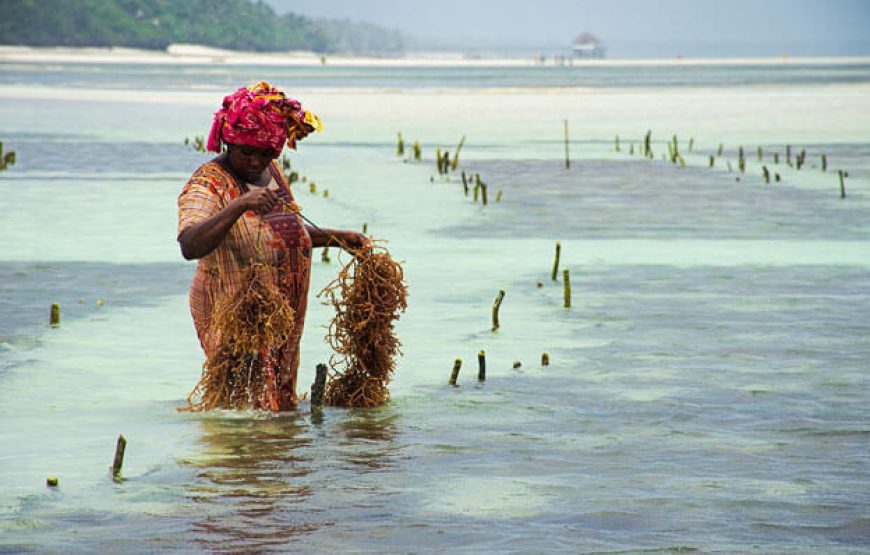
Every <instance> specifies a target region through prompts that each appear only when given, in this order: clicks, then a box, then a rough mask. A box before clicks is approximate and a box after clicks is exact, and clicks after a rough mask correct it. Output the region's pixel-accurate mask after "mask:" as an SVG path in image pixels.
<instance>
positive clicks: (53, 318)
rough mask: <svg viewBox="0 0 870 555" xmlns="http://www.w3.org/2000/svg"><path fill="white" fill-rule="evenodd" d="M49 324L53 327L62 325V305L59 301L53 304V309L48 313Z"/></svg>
mask: <svg viewBox="0 0 870 555" xmlns="http://www.w3.org/2000/svg"><path fill="white" fill-rule="evenodd" d="M48 324H49V325H50V326H51V327H53V328H56V327H58V326H59V325H60V305H59V304H57V303H54V304H52V305H51V311H50V312H49V314H48Z"/></svg>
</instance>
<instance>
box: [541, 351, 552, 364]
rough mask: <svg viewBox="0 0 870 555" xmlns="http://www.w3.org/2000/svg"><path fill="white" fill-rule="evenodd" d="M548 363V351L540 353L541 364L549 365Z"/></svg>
mask: <svg viewBox="0 0 870 555" xmlns="http://www.w3.org/2000/svg"><path fill="white" fill-rule="evenodd" d="M549 365H550V355H549V354H548V353H541V366H549Z"/></svg>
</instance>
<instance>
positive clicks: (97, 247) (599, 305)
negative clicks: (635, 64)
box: [0, 64, 870, 553]
mask: <svg viewBox="0 0 870 555" xmlns="http://www.w3.org/2000/svg"><path fill="white" fill-rule="evenodd" d="M115 69H118V68H115ZM551 69H553V71H554V73H552V74H548V73H547V72H546V68H533V69H528V70H511V71H510V72H507V73H501V70H499V71H494V70H472V69H464V70H462V71H461V72H460V73H463V75H464V77H463V78H462V79H457V80H451V79H450V78H449V77H445V70H438V69H432V70H421V69H415V70H404V69H390V76H391V77H390V79H392V81H389V82H388V83H380V80H381V77H379V75H381V72H382V71H381V70H372V71H371V72H370V76H371V78H369V77H364V78H360V77H359V74H358V73H356V72H351V71H342V70H338V69H336V70H334V71H332V72H331V73H329V74H328V75H327V76H326V77H324V80H323V81H319V82H318V81H316V80H315V82H313V83H312V82H310V81H308V80H306V81H305V83H306V85H307V87H306V88H299V87H294V86H293V85H294V81H293V80H292V79H291V77H295V76H301V75H303V73H294V72H295V71H297V70H293V71H291V70H272V69H262V74H261V75H260V74H259V73H258V71H257V70H255V69H238V70H237V69H227V68H218V69H215V70H213V74H214V76H213V77H209V76H208V72H206V70H205V69H203V68H158V69H157V70H155V69H154V68H150V67H141V66H139V67H137V66H123V67H121V68H120V69H119V71H113V72H111V73H110V72H109V70H108V69H107V68H106V67H105V66H99V65H93V66H91V65H87V64H85V65H75V66H72V65H70V66H63V65H58V66H55V67H53V68H52V69H51V70H50V71H49V70H48V69H46V67H45V66H43V65H41V64H36V65H33V66H27V65H26V64H17V65H14V66H12V65H8V64H7V65H2V66H0V122H2V123H0V139H2V140H4V141H5V143H6V147H7V148H12V149H14V150H16V151H17V153H18V159H19V162H18V164H17V165H16V166H14V167H13V168H12V169H11V170H9V171H6V172H3V173H0V188H2V195H0V211H2V214H3V220H2V221H3V228H2V234H0V311H2V312H0V421H2V422H3V426H2V427H0V531H2V533H0V552H13V553H16V552H22V551H23V552H39V553H43V552H47V553H61V552H63V553H69V552H73V553H90V552H132V553H145V552H154V551H160V550H166V551H177V552H199V551H218V552H238V553H249V552H296V551H303V550H307V551H310V552H315V553H320V552H387V553H427V552H534V553H550V552H565V553H578V552H579V553H614V552H619V553H636V552H663V553H667V552H699V553H735V552H757V553H783V552H792V553H819V552H824V553H860V552H866V551H867V550H868V549H870V519H868V518H867V507H868V501H870V487H868V485H867V484H868V483H870V464H868V455H870V452H868V451H870V450H868V441H867V439H868V436H870V427H868V422H870V409H868V406H870V404H868V400H870V399H868V393H867V392H868V386H870V384H868V374H867V362H866V361H867V360H868V356H870V339H868V337H870V333H868V331H870V319H868V314H870V297H868V295H867V291H868V286H870V262H868V261H870V244H868V231H870V229H868V223H867V222H868V221H870V218H868V216H870V204H868V198H870V197H868V195H867V187H868V184H870V178H868V176H870V174H868V155H870V143H868V142H867V140H866V130H867V129H868V128H870V94H868V93H870V86H868V84H867V70H866V68H864V69H861V68H860V67H859V68H857V69H856V68H855V67H852V68H851V69H849V70H848V71H849V75H852V73H855V74H857V76H858V77H857V78H854V79H853V77H851V76H850V77H848V78H846V77H842V72H841V68H840V67H826V66H822V67H820V68H816V69H814V70H813V71H814V73H813V75H814V76H813V77H811V78H806V79H803V78H801V79H796V78H795V77H794V74H793V72H794V69H793V68H779V67H776V68H768V69H766V70H765V72H766V76H764V77H758V78H757V80H756V81H751V80H750V82H749V83H743V82H741V83H738V82H737V81H739V80H740V79H742V77H741V75H745V73H743V70H741V69H739V68H737V69H733V68H732V69H729V68H717V69H716V72H718V73H721V77H716V78H714V77H710V76H709V75H707V76H705V77H704V79H705V81H704V82H703V83H701V84H697V83H696V84H695V85H691V86H690V85H688V84H686V83H685V82H683V81H681V80H680V78H679V77H678V76H675V75H674V74H673V71H674V70H673V68H647V69H645V70H644V71H645V72H649V73H650V75H649V76H648V77H645V78H644V79H645V80H644V81H642V84H638V83H637V79H638V75H636V73H635V71H636V70H635V69H633V68H611V69H609V70H608V71H610V72H611V74H610V76H609V77H608V78H607V79H606V80H605V81H606V83H604V82H603V81H602V82H601V83H599V84H598V87H601V88H596V86H595V85H593V86H592V88H591V89H590V88H587V87H586V85H582V87H583V88H572V84H571V83H567V82H564V80H563V77H562V74H561V73H559V72H561V71H563V70H566V69H568V68H551ZM575 69H576V68H575ZM306 71H310V70H306ZM478 71H479V72H480V74H479V78H480V79H481V80H485V79H493V80H494V81H495V84H493V85H488V86H487V88H486V89H483V88H480V87H477V88H475V85H473V84H470V83H469V81H474V78H475V76H476V75H477V74H476V73H475V72H478ZM656 71H659V73H656ZM779 71H782V73H778V72H779ZM174 72H177V73H174ZM403 72H407V73H403ZM155 73H156V74H155ZM447 73H450V72H447ZM188 74H191V75H193V77H186V75H188ZM255 74H257V75H260V77H258V78H264V79H268V80H272V81H274V82H275V83H276V84H279V85H281V86H284V87H287V88H288V89H291V90H294V91H297V92H296V94H298V96H299V97H300V98H302V99H303V100H304V101H306V102H307V103H309V105H310V106H312V107H313V108H314V109H315V110H316V111H317V112H318V113H319V114H320V115H321V116H322V117H323V118H324V120H325V122H326V125H327V132H326V133H325V134H323V135H322V136H318V137H314V138H312V139H310V140H307V141H306V142H305V143H304V144H302V145H301V146H300V150H299V152H298V153H293V155H292V156H293V160H294V164H295V166H296V168H297V169H298V170H299V171H300V172H301V173H303V174H304V175H306V177H307V178H308V179H311V180H314V181H316V182H317V187H318V191H322V190H323V189H324V188H328V189H329V192H330V194H329V198H323V197H322V196H321V195H320V194H317V195H312V194H310V193H309V192H308V190H307V188H306V186H304V185H303V186H302V187H301V188H299V190H298V191H296V194H297V200H298V201H299V202H300V204H301V205H302V207H303V210H304V213H305V214H306V215H307V216H308V217H309V218H311V219H312V220H314V221H315V222H317V223H319V224H321V225H330V226H335V227H347V228H352V229H361V227H362V225H363V223H364V222H366V223H368V229H369V231H370V232H371V233H372V234H373V235H374V236H375V237H379V238H384V239H387V240H389V241H390V243H389V246H390V249H391V251H392V253H393V255H394V256H395V257H396V258H398V259H401V260H403V261H404V265H405V268H406V272H407V278H408V283H409V287H410V298H409V302H410V306H409V309H408V312H407V313H406V314H405V315H404V317H403V318H402V320H401V322H400V324H399V326H398V333H399V336H400V338H401V339H402V341H403V344H404V356H403V357H402V358H401V359H400V361H399V364H398V369H397V372H396V379H395V381H394V383H393V385H392V388H391V390H392V393H393V400H392V402H391V403H390V404H388V405H387V406H385V407H383V408H380V409H375V410H355V411H347V410H342V409H332V408H326V409H325V410H324V411H323V412H322V413H317V412H314V413H312V411H311V410H310V406H309V405H308V404H307V403H303V404H302V405H301V406H300V408H299V410H298V411H297V412H294V413H290V414H285V415H280V416H272V415H265V414H255V413H220V412H218V413H213V414H208V415H191V414H185V413H178V412H177V411H176V410H175V409H176V408H177V407H180V406H184V398H185V396H186V395H187V393H188V391H189V390H190V388H191V387H192V386H193V384H194V383H195V382H196V380H197V377H198V374H199V367H200V364H201V359H202V355H201V353H200V351H199V349H198V346H197V343H196V340H195V337H194V333H193V328H192V324H191V322H190V317H189V314H188V311H187V284H188V282H189V279H190V276H191V275H192V271H193V265H191V264H190V263H186V262H184V261H182V260H181V258H180V255H179V253H178V247H177V245H176V243H175V238H174V237H175V219H176V213H175V197H176V195H177V194H178V191H179V190H180V187H181V185H182V184H183V183H184V181H185V179H186V178H187V176H188V175H189V174H190V173H191V172H192V171H193V169H195V168H196V167H197V165H199V164H200V163H202V162H203V161H204V160H206V159H207V157H205V156H204V155H201V154H198V153H195V152H192V151H190V150H187V149H186V148H185V147H184V145H183V144H182V141H183V139H184V137H186V136H193V135H197V134H200V135H201V134H205V133H206V132H207V127H208V123H209V118H210V114H211V113H212V112H213V111H214V109H215V107H216V105H217V103H218V102H219V100H220V97H221V95H222V94H224V93H225V92H226V91H227V90H228V89H230V88H233V87H235V86H237V85H238V84H243V83H244V82H246V81H249V80H251V79H252V78H254V75H255ZM831 74H835V75H839V76H840V77H834V78H830V75H831ZM327 77H328V78H327ZM466 77H467V78H468V79H466ZM602 79H603V78H602ZM535 83H537V84H535ZM22 85H23V86H22ZM545 86H547V87H550V86H552V87H558V88H543V87H545ZM107 87H108V88H109V89H110V90H106V88H107ZM385 87H386V88H385ZM433 87H436V88H437V90H435V89H434V88H433ZM563 119H568V120H569V123H570V129H571V145H570V148H571V155H572V166H571V169H570V170H566V169H565V168H564V164H563V161H562V156H563V152H564V151H563V145H562V142H561V137H562V120H563ZM400 129H401V130H402V131H403V133H404V135H405V137H406V138H407V139H409V140H412V141H413V140H416V139H419V140H421V141H422V143H423V146H424V157H425V160H424V161H423V162H420V163H414V162H406V161H404V160H403V159H401V158H398V157H396V156H395V145H394V138H395V133H396V132H397V131H398V130H400ZM647 129H652V130H653V136H654V149H655V150H656V152H657V153H658V154H660V153H661V152H664V151H666V149H665V147H664V143H663V141H665V140H668V139H669V138H670V137H671V135H673V134H677V135H678V136H679V138H680V141H681V143H680V144H681V149H682V151H683V152H684V155H685V158H686V161H687V163H688V166H687V167H686V168H682V169H681V168H678V167H675V166H674V165H672V164H670V163H669V162H664V161H661V160H660V159H658V158H657V159H656V160H655V161H649V160H641V159H640V158H639V157H638V156H636V155H635V156H631V155H629V154H628V153H627V149H628V144H629V143H634V145H635V146H636V145H637V144H638V141H639V140H640V139H641V138H642V136H643V133H645V132H646V130H647ZM462 134H466V135H467V136H468V140H467V142H466V145H465V147H464V149H463V151H462V164H460V166H461V170H464V171H466V172H469V173H480V175H481V178H482V179H484V181H486V182H487V183H488V184H489V201H490V203H489V204H488V205H487V206H485V207H484V206H482V205H481V204H480V203H476V204H475V203H474V202H473V201H472V199H471V198H470V197H466V196H465V195H464V193H463V189H462V185H461V179H460V177H459V176H458V175H457V174H454V175H453V176H451V177H450V178H449V179H444V178H441V177H439V176H438V175H437V174H436V172H435V171H434V170H435V168H434V163H433V162H432V158H433V155H434V150H435V147H436V146H440V147H441V148H442V149H445V148H446V149H449V150H451V151H453V150H454V149H455V144H456V143H457V142H458V140H459V137H460V136H461V135H462ZM615 134H620V136H621V138H622V147H623V151H624V152H621V153H616V152H614V151H613V146H612V141H613V136H614V135H615ZM690 136H691V137H693V138H694V148H693V151H692V152H691V153H690V152H689V151H688V146H687V140H688V138H689V137H690ZM720 142H721V143H725V147H724V153H723V156H722V157H721V158H718V159H717V162H716V167H715V168H714V169H712V170H711V169H709V168H707V156H708V154H710V153H715V152H716V150H717V148H718V145H719V143H720ZM786 144H790V145H792V150H793V152H797V151H799V150H800V149H801V148H805V149H806V150H807V165H806V166H805V168H804V169H803V170H801V171H797V170H796V169H794V168H792V167H789V166H787V165H786V164H785V162H784V152H785V145H786ZM738 145H744V146H745V149H746V152H747V158H748V167H747V172H746V173H745V174H740V173H738V171H737V169H736V168H737V163H736V150H737V147H738ZM759 145H760V146H762V148H763V150H764V153H765V158H764V161H762V162H759V161H758V160H757V159H756V154H755V147H756V146H759ZM773 152H778V153H780V156H782V157H783V160H781V161H780V164H779V165H778V166H775V165H774V164H773V162H772V161H771V159H770V157H771V155H772V153H773ZM822 153H825V154H826V155H827V157H828V161H829V166H830V167H829V170H828V171H827V172H822V171H821V169H820V168H819V167H818V165H819V163H820V156H821V154H822ZM728 161H730V162H731V164H732V170H733V171H731V172H729V171H728V169H727V162H728ZM762 164H764V165H768V166H769V167H770V168H771V169H772V170H775V171H776V172H779V173H780V174H781V177H782V181H781V182H779V183H771V184H769V185H768V184H765V183H764V182H763V180H762V179H761V173H760V166H761V165H762ZM837 169H845V170H848V171H849V174H850V176H849V178H848V179H847V193H848V195H847V198H846V199H840V198H839V192H840V191H839V184H838V182H837V178H836V175H835V170H837ZM457 173H458V172H457ZM738 177H739V178H740V180H739V181H737V178H738ZM497 191H501V192H502V197H501V200H500V202H498V203H495V202H494V197H495V195H496V193H497ZM557 240H558V241H560V242H561V245H562V258H561V261H562V267H564V268H568V269H570V272H571V283H572V289H573V299H572V301H573V302H572V308H570V309H565V308H563V307H562V284H561V282H552V281H551V280H550V269H551V266H552V262H553V247H554V243H555V241H557ZM333 254H334V253H333ZM315 261H316V262H315V264H314V271H313V274H314V275H313V280H314V283H313V287H312V295H313V294H314V293H315V292H316V291H318V290H319V289H320V287H322V286H323V285H324V284H326V283H327V282H328V281H329V280H330V279H331V278H332V277H333V276H334V275H335V272H336V271H337V268H338V266H337V263H336V262H335V260H334V259H333V262H332V263H331V264H326V263H322V262H319V257H315ZM539 282H540V286H539V285H538V283H539ZM499 289H504V290H505V291H506V297H505V301H504V304H503V306H502V309H501V318H500V319H501V324H502V327H501V328H500V330H499V331H498V332H497V333H493V332H492V331H491V330H490V307H491V303H492V301H493V299H494V297H495V295H496V293H497V291H498V290H499ZM98 301H99V302H98ZM312 301H313V302H311V303H310V309H309V313H308V316H307V323H306V332H305V336H304V337H303V345H302V349H303V358H302V368H301V370H300V383H301V384H302V388H303V389H304V388H305V386H306V384H310V383H311V381H312V380H313V375H314V366H315V365H316V364H317V363H318V362H321V361H324V360H326V359H327V358H328V356H329V351H328V349H327V346H326V345H325V344H324V342H323V335H324V331H325V330H324V329H323V327H322V326H323V325H324V324H326V323H327V322H328V320H329V318H330V316H331V314H330V310H331V309H330V308H329V307H328V306H325V305H323V304H321V303H319V302H317V301H316V299H314V298H312ZM52 302H60V303H61V305H62V311H63V316H62V317H63V322H62V325H61V327H59V328H57V329H51V328H49V327H48V326H47V318H48V309H49V306H50V304H51V303H52ZM480 349H485V350H486V352H487V380H486V382H484V383H478V382H477V380H476V362H475V361H476V355H477V352H478V351H479V350H480ZM545 351H546V352H547V353H549V355H550V359H551V361H552V363H551V365H550V366H547V367H541V366H540V363H539V361H540V357H541V353H542V352H545ZM456 357H461V358H462V359H463V361H464V365H463V368H462V372H461V374H460V379H459V386H458V387H450V386H449V385H447V378H448V377H449V374H450V370H451V367H452V364H453V360H454V359H455V358H456ZM514 361H520V362H521V366H519V367H518V368H514V367H513V366H514ZM301 392H302V391H300V393H301ZM119 433H123V434H124V435H125V436H126V437H127V439H128V442H129V443H128V448H127V457H126V462H125V468H124V475H125V477H126V478H127V479H126V481H124V482H123V483H120V484H116V483H113V482H112V480H111V479H110V478H109V476H108V471H107V467H108V465H109V464H110V463H111V459H112V455H113V452H114V442H115V438H116V437H117V435H118V434H119ZM47 476H57V477H58V478H59V480H60V486H59V487H58V488H57V489H49V488H46V487H45V485H44V484H45V479H46V477H47Z"/></svg>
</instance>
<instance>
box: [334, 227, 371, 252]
mask: <svg viewBox="0 0 870 555" xmlns="http://www.w3.org/2000/svg"><path fill="white" fill-rule="evenodd" d="M340 239H341V242H342V243H344V246H346V247H347V249H349V250H358V249H361V248H363V247H364V246H366V245H370V244H371V242H370V241H369V238H368V237H366V236H365V235H363V234H362V233H357V232H356V231H343V232H342V233H341V236H340Z"/></svg>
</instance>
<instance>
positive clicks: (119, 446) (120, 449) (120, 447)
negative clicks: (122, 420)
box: [112, 435, 127, 482]
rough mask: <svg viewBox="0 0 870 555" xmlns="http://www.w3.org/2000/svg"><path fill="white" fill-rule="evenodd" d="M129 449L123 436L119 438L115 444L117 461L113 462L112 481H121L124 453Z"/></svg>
mask: <svg viewBox="0 0 870 555" xmlns="http://www.w3.org/2000/svg"><path fill="white" fill-rule="evenodd" d="M126 449H127V439H126V438H125V437H124V436H123V435H119V436H118V442H117V443H116V444H115V459H114V460H113V461H112V479H113V480H115V481H116V482H120V481H121V467H122V466H124V451H125V450H126Z"/></svg>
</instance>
